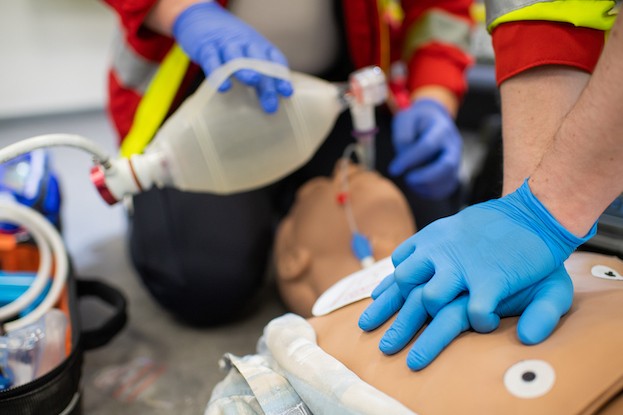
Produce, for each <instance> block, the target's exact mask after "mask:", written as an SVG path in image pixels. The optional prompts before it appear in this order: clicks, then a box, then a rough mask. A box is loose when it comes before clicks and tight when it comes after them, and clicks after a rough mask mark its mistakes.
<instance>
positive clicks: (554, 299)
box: [517, 266, 573, 344]
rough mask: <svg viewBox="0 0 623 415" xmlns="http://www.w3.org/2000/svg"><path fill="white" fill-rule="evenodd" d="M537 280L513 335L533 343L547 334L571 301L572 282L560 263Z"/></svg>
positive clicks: (544, 337) (525, 342) (524, 341)
mask: <svg viewBox="0 0 623 415" xmlns="http://www.w3.org/2000/svg"><path fill="white" fill-rule="evenodd" d="M537 284H539V286H538V288H537V290H536V292H535V295H534V298H533V299H532V302H531V303H530V304H529V305H528V306H527V307H526V309H525V311H524V312H523V314H522V315H521V317H520V318H519V323H518V324H517V335H518V337H519V340H520V341H521V342H522V343H524V344H537V343H540V342H542V341H543V340H545V339H546V338H548V337H549V336H550V334H552V332H553V331H554V329H555V328H556V326H557V325H558V322H559V321H560V318H561V317H562V316H563V315H565V314H566V313H567V311H569V309H570V308H571V303H572V301H573V282H572V281H571V278H570V277H569V274H567V271H566V270H565V268H564V266H561V267H559V268H558V269H557V270H556V271H554V273H553V274H552V275H551V277H548V278H547V279H546V280H544V281H542V282H540V283H537Z"/></svg>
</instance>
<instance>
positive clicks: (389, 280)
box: [370, 272, 396, 300]
mask: <svg viewBox="0 0 623 415" xmlns="http://www.w3.org/2000/svg"><path fill="white" fill-rule="evenodd" d="M395 282H396V280H395V279H394V273H393V272H392V273H391V274H389V275H388V276H387V277H385V278H383V280H382V281H381V282H380V283H379V285H377V286H376V288H375V289H374V290H372V294H370V297H372V299H373V300H376V299H377V297H378V296H379V295H381V294H383V292H385V290H386V289H388V288H389V287H390V286H391V285H392V284H394V283H395Z"/></svg>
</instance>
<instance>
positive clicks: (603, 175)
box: [530, 19, 623, 235]
mask: <svg viewBox="0 0 623 415" xmlns="http://www.w3.org/2000/svg"><path fill="white" fill-rule="evenodd" d="M621 73H623V20H622V19H617V22H616V23H615V25H614V27H613V30H612V32H611V34H610V38H609V40H608V42H606V46H605V48H604V51H603V53H602V55H601V57H600V60H599V62H598V64H597V67H596V68H595V72H594V74H593V76H592V77H591V79H590V81H589V83H588V85H587V87H586V88H585V89H584V91H583V92H582V95H581V96H580V99H579V100H578V102H577V104H576V105H575V106H574V107H573V109H572V110H571V111H570V112H569V114H568V115H567V116H566V117H565V119H564V121H563V123H562V125H561V127H560V129H559V130H558V132H557V134H556V136H555V138H554V141H553V145H552V148H551V149H550V151H548V152H547V153H546V154H545V156H544V157H543V160H542V161H541V163H540V164H539V166H538V167H537V169H536V171H535V172H534V174H533V175H532V176H531V179H530V187H531V189H532V191H533V193H534V194H535V195H536V196H537V198H538V199H539V200H540V201H541V202H542V203H543V204H544V205H545V206H546V207H547V208H548V209H549V210H550V212H552V214H553V215H554V216H555V217H556V219H558V221H559V222H560V223H561V224H562V225H563V226H565V227H566V228H567V229H569V230H570V231H571V232H573V233H574V234H576V235H585V234H586V233H587V232H588V230H589V229H590V227H591V225H592V224H593V223H594V221H595V220H596V219H597V218H598V217H599V215H600V214H601V212H603V210H604V209H605V208H606V207H607V206H608V204H610V203H611V202H612V200H613V199H614V198H615V197H616V196H617V195H618V194H620V193H621V191H622V190H623V182H622V181H621V177H623V163H622V162H621V160H623V139H622V138H621V133H622V132H623V116H621V107H623V83H621V82H619V80H620V77H621Z"/></svg>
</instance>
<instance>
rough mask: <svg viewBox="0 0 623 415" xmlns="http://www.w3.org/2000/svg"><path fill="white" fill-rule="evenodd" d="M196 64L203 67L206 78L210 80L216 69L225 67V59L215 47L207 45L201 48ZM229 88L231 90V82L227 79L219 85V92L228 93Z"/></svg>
mask: <svg viewBox="0 0 623 415" xmlns="http://www.w3.org/2000/svg"><path fill="white" fill-rule="evenodd" d="M196 63H198V64H199V66H201V69H202V70H203V73H204V75H205V77H206V78H208V77H209V76H210V74H211V73H212V72H213V71H214V70H215V69H216V68H218V67H220V66H221V65H223V59H222V58H221V54H220V52H219V50H218V49H217V48H216V47H215V46H214V45H212V44H206V45H204V46H203V47H202V48H201V51H200V52H199V59H198V62H196ZM229 88H231V81H230V80H229V79H227V80H225V81H224V82H223V83H222V84H221V85H219V87H218V91H219V92H225V91H228V90H229Z"/></svg>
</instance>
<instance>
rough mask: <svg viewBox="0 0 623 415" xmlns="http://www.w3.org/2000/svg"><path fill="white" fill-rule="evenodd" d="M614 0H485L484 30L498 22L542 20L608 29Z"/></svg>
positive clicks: (614, 16) (613, 14)
mask: <svg viewBox="0 0 623 415" xmlns="http://www.w3.org/2000/svg"><path fill="white" fill-rule="evenodd" d="M616 3H617V1H615V0H537V1H535V0H509V1H502V0H487V2H486V12H487V29H488V30H489V31H492V30H493V29H494V28H495V27H497V26H498V25H500V24H502V23H508V22H516V21H526V20H545V21H553V22H561V23H571V24H573V25H575V26H580V27H586V28H589V29H597V30H610V28H611V27H612V24H613V23H614V20H615V19H616V11H617V10H618V8H617V7H616Z"/></svg>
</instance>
